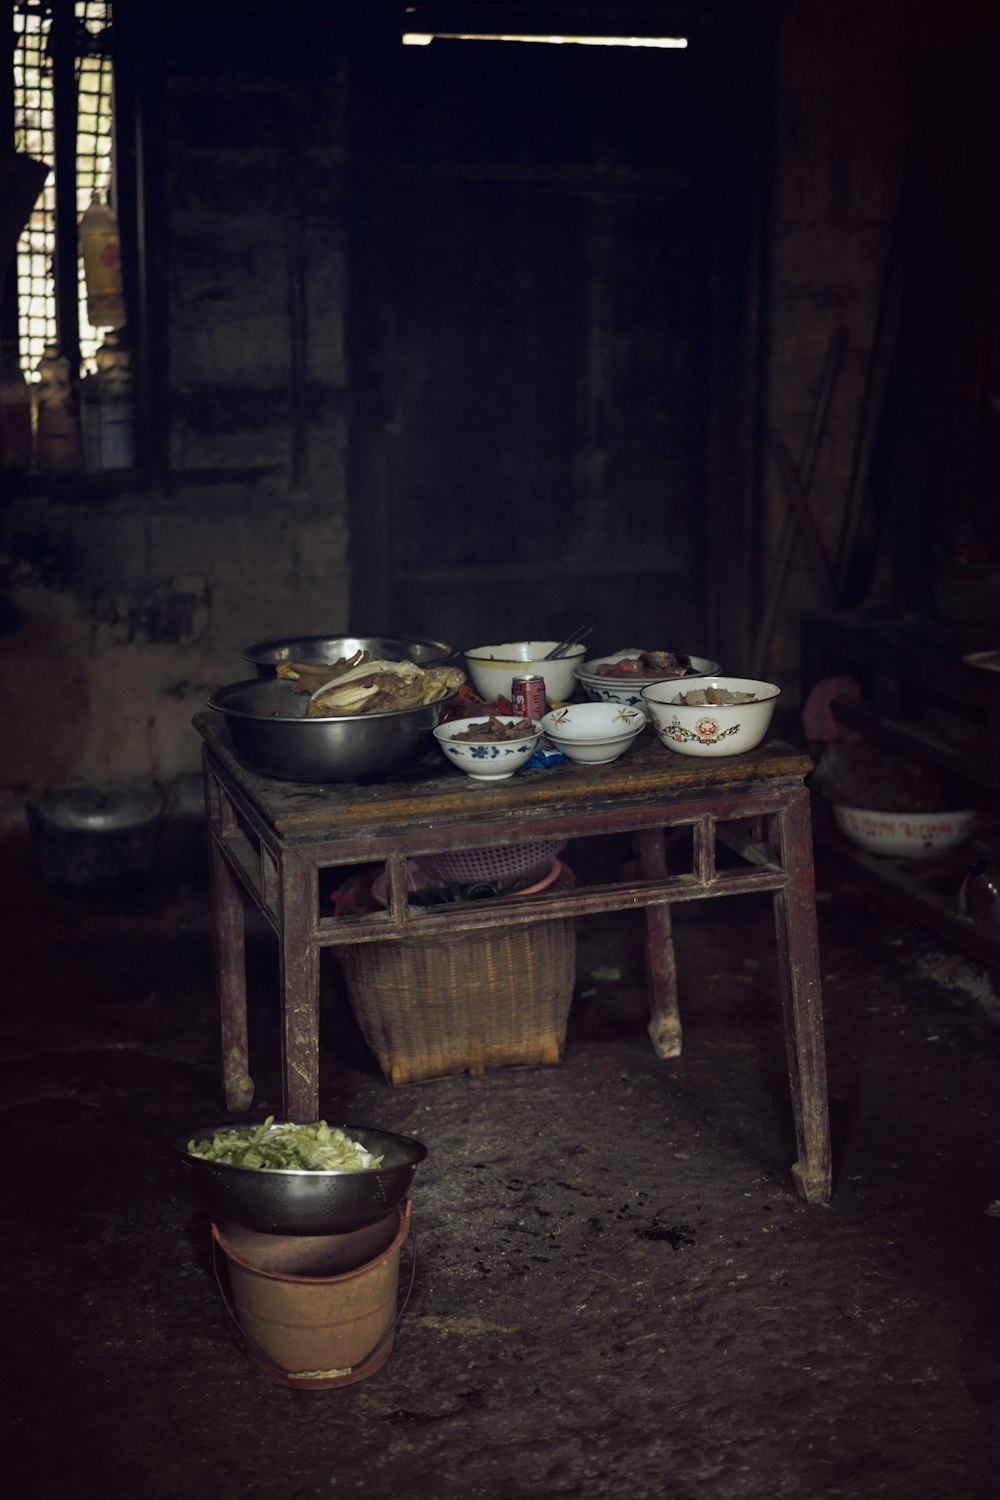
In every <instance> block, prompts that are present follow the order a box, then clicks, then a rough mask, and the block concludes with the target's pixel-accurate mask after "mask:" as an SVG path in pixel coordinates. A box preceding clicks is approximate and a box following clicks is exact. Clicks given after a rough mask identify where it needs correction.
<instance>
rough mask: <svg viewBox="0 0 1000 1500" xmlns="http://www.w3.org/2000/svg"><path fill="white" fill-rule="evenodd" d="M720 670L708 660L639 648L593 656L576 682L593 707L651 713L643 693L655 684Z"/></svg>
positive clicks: (585, 663) (580, 666)
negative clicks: (610, 705) (603, 705)
mask: <svg viewBox="0 0 1000 1500" xmlns="http://www.w3.org/2000/svg"><path fill="white" fill-rule="evenodd" d="M719 670H720V667H719V663H718V662H717V661H709V659H708V657H707V656H684V655H681V654H680V653H677V652H673V651H640V650H639V649H638V648H637V647H634V648H632V649H631V650H626V651H615V652H613V653H612V655H611V656H594V657H591V659H590V660H589V661H585V662H583V663H581V664H580V665H579V666H578V667H577V669H576V679H577V682H578V683H579V684H580V686H581V688H582V689H583V691H584V692H585V693H586V695H587V697H588V698H589V699H590V700H591V702H593V703H619V704H623V705H624V706H626V707H628V708H641V709H642V711H643V713H645V714H646V717H647V718H648V717H649V713H648V710H647V708H646V705H645V703H644V702H643V699H642V689H643V688H644V687H649V686H650V684H651V683H654V682H672V681H674V680H676V679H677V678H680V677H703V676H705V674H706V673H708V674H712V673H714V672H718V671H719Z"/></svg>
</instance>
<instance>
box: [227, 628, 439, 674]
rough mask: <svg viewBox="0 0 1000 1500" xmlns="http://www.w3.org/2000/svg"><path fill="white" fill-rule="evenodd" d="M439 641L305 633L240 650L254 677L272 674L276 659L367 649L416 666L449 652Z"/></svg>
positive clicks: (330, 656)
mask: <svg viewBox="0 0 1000 1500" xmlns="http://www.w3.org/2000/svg"><path fill="white" fill-rule="evenodd" d="M451 649H452V648H451V647H450V646H446V645H444V644H443V642H441V641H424V640H420V639H419V637H411V636H388V635H305V636H301V637H300V638H299V639H298V640H295V641H258V643H257V645H255V646H248V647H247V648H246V650H245V651H244V652H243V659H244V661H248V662H250V663H251V665H252V666H254V667H255V668H256V669H257V676H258V677H273V676H274V669H275V667H276V666H277V665H278V663H279V661H302V662H330V663H333V662H336V661H340V659H341V657H347V656H353V655H354V654H355V652H357V651H367V652H368V654H369V656H370V657H371V658H372V660H373V661H413V662H416V664H417V666H418V667H426V666H428V665H429V664H430V663H431V662H435V661H440V660H441V658H442V657H444V656H450V655H451Z"/></svg>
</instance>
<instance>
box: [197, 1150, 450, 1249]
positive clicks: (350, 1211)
mask: <svg viewBox="0 0 1000 1500" xmlns="http://www.w3.org/2000/svg"><path fill="white" fill-rule="evenodd" d="M340 1128H341V1129H342V1130H343V1131H345V1132H346V1134H347V1135H349V1136H350V1137H351V1139H352V1140H355V1141H360V1142H361V1144H362V1146H364V1147H365V1149H366V1150H367V1151H372V1152H375V1153H376V1154H377V1155H381V1156H382V1157H383V1163H382V1166H381V1167H372V1168H369V1169H367V1170H365V1171H360V1172H304V1171H276V1170H269V1169H266V1168H264V1169H262V1168H260V1167H230V1166H226V1165H225V1164H224V1163H222V1162H217V1161H205V1160H204V1159H203V1158H201V1157H198V1156H192V1155H191V1154H190V1153H189V1151H188V1142H189V1141H204V1140H208V1139H210V1137H211V1136H213V1135H214V1134H215V1132H216V1131H217V1130H227V1131H232V1130H235V1131H238V1132H244V1131H245V1132H246V1133H248V1134H249V1133H250V1131H254V1130H259V1129H260V1125H259V1124H252V1125H231V1124H226V1125H204V1126H200V1127H199V1128H198V1129H197V1130H188V1131H186V1132H185V1134H184V1135H179V1136H176V1137H175V1138H174V1140H173V1141H172V1142H171V1145H172V1147H173V1150H174V1152H175V1153H176V1155H177V1157H178V1159H179V1161H180V1165H181V1170H182V1172H183V1173H184V1175H185V1176H186V1179H187V1186H188V1190H189V1191H190V1193H191V1194H192V1196H193V1198H194V1200H195V1202H196V1203H197V1205H198V1207H199V1208H200V1209H202V1211H203V1212H205V1213H207V1214H208V1215H209V1217H210V1218H211V1219H212V1220H213V1222H214V1223H217V1224H218V1223H222V1224H225V1223H230V1224H242V1225H243V1227H244V1228H245V1229H256V1230H257V1231H258V1233H260V1234H350V1233H352V1232H353V1231H354V1230H356V1229H365V1228H366V1227H367V1226H368V1225H369V1224H375V1223H377V1222H378V1220H379V1219H382V1218H384V1217H385V1216H386V1214H390V1213H392V1211H393V1209H395V1208H398V1207H399V1206H400V1204H402V1203H403V1202H404V1201H405V1199H406V1197H407V1195H408V1193H409V1191H410V1184H411V1183H412V1181H413V1176H414V1173H415V1172H416V1170H417V1167H418V1166H419V1165H420V1163H421V1162H422V1161H423V1160H424V1157H425V1156H426V1155H427V1148H426V1146H424V1145H422V1144H421V1142H420V1141H417V1140H414V1139H413V1138H412V1136H406V1135H393V1134H392V1133H391V1132H390V1131H387V1130H370V1129H369V1128H368V1127H367V1126H364V1125H342V1126H341V1127H340Z"/></svg>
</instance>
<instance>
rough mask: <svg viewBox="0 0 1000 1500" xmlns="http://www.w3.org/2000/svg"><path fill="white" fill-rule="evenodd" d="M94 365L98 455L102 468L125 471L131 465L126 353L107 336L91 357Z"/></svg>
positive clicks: (129, 384)
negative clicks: (97, 413)
mask: <svg viewBox="0 0 1000 1500" xmlns="http://www.w3.org/2000/svg"><path fill="white" fill-rule="evenodd" d="M94 358H95V362H96V364H97V377H96V379H97V394H98V406H99V412H100V417H99V427H100V455H101V467H102V468H103V469H129V468H131V467H132V464H133V463H134V462H135V422H134V414H133V403H132V371H131V364H130V358H129V352H128V350H127V349H125V348H123V346H122V343H121V340H120V338H119V336H118V334H117V333H109V334H108V336H107V338H106V339H105V340H104V343H103V344H102V345H101V347H100V348H99V349H98V351H97V354H96V355H95V356H94Z"/></svg>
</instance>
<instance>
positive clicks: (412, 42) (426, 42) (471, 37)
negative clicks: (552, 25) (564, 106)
mask: <svg viewBox="0 0 1000 1500" xmlns="http://www.w3.org/2000/svg"><path fill="white" fill-rule="evenodd" d="M436 39H440V40H441V41H444V42H553V43H555V44H556V45H559V46H563V45H572V46H575V47H672V48H678V47H686V46H687V37H686V36H521V35H515V34H511V35H507V34H505V33H501V32H494V31H404V32H403V46H404V47H429V46H430V44H431V42H433V41H435V40H436Z"/></svg>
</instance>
